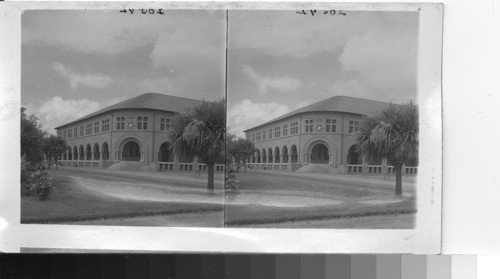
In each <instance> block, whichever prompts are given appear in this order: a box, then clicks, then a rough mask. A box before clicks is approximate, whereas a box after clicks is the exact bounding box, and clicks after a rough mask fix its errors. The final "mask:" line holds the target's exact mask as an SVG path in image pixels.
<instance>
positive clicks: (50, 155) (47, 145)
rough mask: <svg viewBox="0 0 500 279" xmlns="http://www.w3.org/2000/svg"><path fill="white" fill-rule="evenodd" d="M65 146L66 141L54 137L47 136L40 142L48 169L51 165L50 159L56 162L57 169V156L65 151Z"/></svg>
mask: <svg viewBox="0 0 500 279" xmlns="http://www.w3.org/2000/svg"><path fill="white" fill-rule="evenodd" d="M66 148H67V145H66V141H65V140H63V139H62V138H60V137H58V136H56V135H48V136H47V137H45V138H43V140H42V151H43V152H44V153H45V156H47V159H48V161H49V169H50V165H51V163H52V159H54V160H55V162H56V170H57V169H59V167H58V165H59V163H58V159H59V155H61V154H63V153H64V152H65V151H66Z"/></svg>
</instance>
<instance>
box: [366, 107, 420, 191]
mask: <svg viewBox="0 0 500 279" xmlns="http://www.w3.org/2000/svg"><path fill="white" fill-rule="evenodd" d="M356 140H357V143H358V150H359V151H360V152H361V154H362V156H363V157H364V158H365V160H368V161H373V160H381V159H383V158H386V159H387V160H388V161H389V162H391V163H392V164H393V165H394V171H395V173H396V189H395V193H396V196H401V195H402V193H403V187H402V167H403V164H404V163H405V162H406V161H407V160H408V159H409V158H410V157H414V156H416V155H417V154H418V108H417V106H415V105H414V104H413V103H412V102H409V103H407V104H402V105H395V104H390V105H389V107H387V108H386V109H384V110H382V111H378V112H374V113H372V114H371V115H368V116H367V117H366V118H365V119H364V120H363V121H362V122H361V125H360V133H359V134H358V135H357V138H356Z"/></svg>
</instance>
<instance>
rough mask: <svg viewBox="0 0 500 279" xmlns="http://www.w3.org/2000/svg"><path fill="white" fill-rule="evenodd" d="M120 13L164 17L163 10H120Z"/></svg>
mask: <svg viewBox="0 0 500 279" xmlns="http://www.w3.org/2000/svg"><path fill="white" fill-rule="evenodd" d="M120 13H125V14H131V15H133V14H143V15H148V14H149V15H154V14H156V15H164V14H165V11H164V10H163V9H137V10H136V9H122V10H120Z"/></svg>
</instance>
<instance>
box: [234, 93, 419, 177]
mask: <svg viewBox="0 0 500 279" xmlns="http://www.w3.org/2000/svg"><path fill="white" fill-rule="evenodd" d="M387 106H389V103H384V102H378V101H372V100H366V99H360V98H353V97H347V96H334V97H331V98H329V99H326V100H323V101H320V102H317V103H314V104H311V105H309V106H306V107H303V108H301V109H298V110H295V111H292V112H290V113H287V114H285V115H283V116H280V117H278V118H275V119H273V120H271V121H268V122H266V123H263V124H261V125H258V126H256V127H252V128H250V129H248V130H245V131H244V132H245V135H246V138H247V139H248V140H250V141H251V142H253V143H254V144H255V147H256V149H257V151H256V153H255V154H254V156H252V157H251V158H250V160H249V162H247V166H248V167H249V168H252V169H261V170H274V171H288V172H294V171H297V170H299V169H301V168H302V167H304V166H307V165H309V164H320V165H324V166H327V167H328V168H329V171H330V172H333V173H336V172H339V173H340V172H342V173H383V172H391V171H393V169H392V167H391V166H390V165H388V163H387V161H386V160H382V161H380V162H367V161H365V160H363V158H362V157H361V156H360V154H358V152H357V146H356V135H357V133H358V132H359V124H360V122H361V120H362V118H363V117H364V116H366V115H368V114H370V113H372V112H374V111H380V110H382V109H384V108H386V107H387ZM403 172H404V173H407V174H415V173H416V172H417V168H416V167H413V166H412V167H410V166H405V169H404V170H403Z"/></svg>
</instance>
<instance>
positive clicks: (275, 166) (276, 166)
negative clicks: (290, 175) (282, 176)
mask: <svg viewBox="0 0 500 279" xmlns="http://www.w3.org/2000/svg"><path fill="white" fill-rule="evenodd" d="M288 165H289V163H247V168H249V169H256V170H272V171H290V168H289V167H288Z"/></svg>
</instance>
